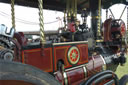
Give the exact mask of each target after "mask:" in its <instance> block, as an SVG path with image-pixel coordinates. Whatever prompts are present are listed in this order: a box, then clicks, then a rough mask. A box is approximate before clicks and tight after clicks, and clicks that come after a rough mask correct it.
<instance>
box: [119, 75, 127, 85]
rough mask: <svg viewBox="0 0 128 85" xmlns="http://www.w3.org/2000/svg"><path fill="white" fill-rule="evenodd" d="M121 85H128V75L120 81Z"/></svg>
mask: <svg viewBox="0 0 128 85" xmlns="http://www.w3.org/2000/svg"><path fill="white" fill-rule="evenodd" d="M119 85H128V75H124V76H123V77H122V78H121V79H120V81H119Z"/></svg>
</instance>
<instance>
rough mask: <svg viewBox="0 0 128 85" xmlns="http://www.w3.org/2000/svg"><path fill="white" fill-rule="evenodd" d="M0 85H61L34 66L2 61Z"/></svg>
mask: <svg viewBox="0 0 128 85" xmlns="http://www.w3.org/2000/svg"><path fill="white" fill-rule="evenodd" d="M0 85H60V83H59V82H58V81H57V80H56V79H55V78H54V77H53V76H51V75H50V74H48V73H46V72H43V71H41V70H39V69H37V68H35V67H33V66H30V65H26V64H21V63H16V62H10V61H5V60H0Z"/></svg>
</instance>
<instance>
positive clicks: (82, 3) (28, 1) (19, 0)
mask: <svg viewBox="0 0 128 85" xmlns="http://www.w3.org/2000/svg"><path fill="white" fill-rule="evenodd" d="M10 1H11V0H0V2H2V3H10ZM43 2H44V9H50V10H57V11H64V9H65V8H66V0H43ZM77 3H78V5H77V6H78V11H79V10H81V9H83V8H90V6H89V0H77ZM118 3H122V4H125V5H128V0H102V7H103V8H104V9H107V8H109V7H110V6H112V5H114V4H118ZM15 4H17V5H21V6H29V7H34V8H37V7H38V0H15Z"/></svg>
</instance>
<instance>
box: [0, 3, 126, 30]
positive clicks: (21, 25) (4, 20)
mask: <svg viewBox="0 0 128 85" xmlns="http://www.w3.org/2000/svg"><path fill="white" fill-rule="evenodd" d="M124 7H125V5H122V4H120V5H119V4H117V5H114V6H112V7H111V9H112V11H113V14H114V16H115V18H117V19H118V18H119V17H120V15H121V13H122V11H123V9H124ZM109 14H110V13H109ZM15 17H16V30H17V31H35V30H36V31H38V30H39V24H38V23H39V17H38V9H36V8H29V7H22V6H15ZM57 17H60V18H61V19H62V18H63V13H62V12H58V11H49V10H48V11H47V10H44V23H45V30H53V29H54V30H55V29H58V27H61V26H63V25H62V24H61V22H62V20H61V21H60V20H58V19H57ZM102 17H103V18H102V19H103V21H104V20H105V17H106V13H105V11H103V13H102ZM79 19H80V18H79ZM122 19H123V20H124V21H125V22H127V12H126V10H125V12H124V14H123V17H122ZM51 22H54V23H51ZM88 23H90V22H89V21H88ZM0 24H5V25H6V26H7V27H8V28H10V27H11V7H10V5H8V4H3V3H0Z"/></svg>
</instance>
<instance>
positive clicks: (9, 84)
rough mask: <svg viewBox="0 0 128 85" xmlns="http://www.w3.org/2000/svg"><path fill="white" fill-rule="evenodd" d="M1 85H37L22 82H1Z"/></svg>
mask: <svg viewBox="0 0 128 85" xmlns="http://www.w3.org/2000/svg"><path fill="white" fill-rule="evenodd" d="M0 85H36V84H32V83H30V82H25V81H20V80H0Z"/></svg>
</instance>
